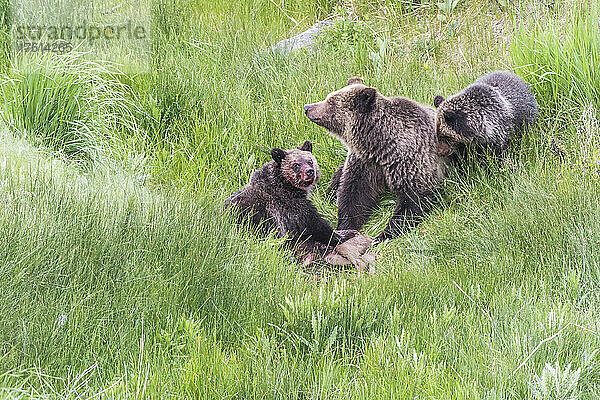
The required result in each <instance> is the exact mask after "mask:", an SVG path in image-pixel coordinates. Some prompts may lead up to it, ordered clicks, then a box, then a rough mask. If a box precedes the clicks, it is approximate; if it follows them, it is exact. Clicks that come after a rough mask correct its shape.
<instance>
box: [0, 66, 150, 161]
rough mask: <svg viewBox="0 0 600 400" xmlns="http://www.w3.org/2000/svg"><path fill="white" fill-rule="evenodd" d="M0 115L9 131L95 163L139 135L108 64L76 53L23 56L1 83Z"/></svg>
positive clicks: (131, 104) (127, 97)
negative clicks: (126, 139) (118, 142)
mask: <svg viewBox="0 0 600 400" xmlns="http://www.w3.org/2000/svg"><path fill="white" fill-rule="evenodd" d="M0 88H1V93H2V95H3V102H2V105H1V106H0V107H1V108H0V111H1V112H0V119H1V120H2V121H3V122H4V123H5V124H6V126H8V127H9V128H10V129H11V131H12V132H13V133H18V134H21V133H25V134H26V136H27V137H28V138H29V139H30V140H31V141H32V142H33V143H35V144H37V145H40V146H43V147H46V148H49V149H51V150H53V151H58V152H60V153H62V154H64V155H66V156H67V157H70V158H72V159H74V160H79V161H85V162H98V161H101V160H102V159H103V158H105V157H106V153H105V154H103V152H110V151H118V150H117V148H118V147H117V146H112V145H113V144H115V143H111V141H114V140H117V139H118V138H123V135H133V134H135V133H139V132H140V131H139V129H138V127H137V124H136V116H137V115H136V113H137V112H139V111H138V109H137V106H136V105H135V101H134V100H133V99H132V93H131V91H130V90H129V89H128V87H127V86H126V85H124V84H123V83H121V82H120V73H119V72H118V70H116V69H115V68H114V67H113V66H109V65H102V64H99V63H95V62H91V61H85V60H83V59H82V58H80V57H79V56H78V55H68V56H64V57H60V58H59V57H43V58H40V59H27V60H23V62H22V63H21V64H20V65H18V66H15V67H14V68H12V69H11V71H10V73H9V74H8V76H6V77H5V81H4V82H3V83H2V86H1V87H0Z"/></svg>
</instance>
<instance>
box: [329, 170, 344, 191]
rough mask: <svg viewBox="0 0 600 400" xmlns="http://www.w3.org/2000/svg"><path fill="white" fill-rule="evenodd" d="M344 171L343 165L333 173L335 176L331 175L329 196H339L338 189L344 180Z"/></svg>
mask: <svg viewBox="0 0 600 400" xmlns="http://www.w3.org/2000/svg"><path fill="white" fill-rule="evenodd" d="M343 173H344V166H343V165H342V166H341V167H339V168H338V170H337V171H335V174H333V176H332V177H331V183H330V184H329V188H328V189H327V195H328V196H333V197H334V198H337V194H338V189H339V187H340V181H341V180H342V174H343Z"/></svg>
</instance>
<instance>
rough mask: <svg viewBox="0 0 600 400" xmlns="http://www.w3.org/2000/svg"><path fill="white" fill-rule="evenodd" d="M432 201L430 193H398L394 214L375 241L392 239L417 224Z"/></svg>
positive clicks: (427, 210)
mask: <svg viewBox="0 0 600 400" xmlns="http://www.w3.org/2000/svg"><path fill="white" fill-rule="evenodd" d="M432 201H433V196H432V195H431V194H421V195H418V194H416V193H412V194H410V195H407V194H400V195H398V197H397V199H396V209H395V210H394V215H393V216H392V218H391V219H390V221H389V222H388V224H387V226H386V227H385V229H384V230H383V232H381V234H380V235H379V236H378V237H377V241H383V240H386V239H393V238H395V237H398V235H400V234H401V233H404V232H406V231H408V229H410V228H411V227H413V226H415V225H417V224H418V223H419V222H421V221H422V220H423V216H424V215H425V214H427V213H428V212H429V210H430V209H431V205H432Z"/></svg>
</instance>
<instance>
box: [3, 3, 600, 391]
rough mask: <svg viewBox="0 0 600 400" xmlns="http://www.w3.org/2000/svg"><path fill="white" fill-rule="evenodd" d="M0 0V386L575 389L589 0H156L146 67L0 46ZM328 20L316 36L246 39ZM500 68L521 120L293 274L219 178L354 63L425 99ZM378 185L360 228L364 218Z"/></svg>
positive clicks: (585, 337) (592, 303)
mask: <svg viewBox="0 0 600 400" xmlns="http://www.w3.org/2000/svg"><path fill="white" fill-rule="evenodd" d="M9 10H10V8H9V7H8V1H7V0H4V1H0V14H1V15H2V19H0V43H1V44H2V46H0V54H2V56H1V57H0V59H1V60H2V62H1V63H0V65H2V67H1V68H2V71H3V73H4V74H5V76H4V78H3V80H2V86H1V87H2V90H1V93H2V98H0V110H1V112H0V115H1V119H2V124H3V126H2V127H1V128H0V131H1V132H2V133H1V136H0V293H1V294H2V302H0V397H2V398H10V399H13V398H16V399H21V398H23V399H26V398H61V399H62V398H64V399H80V398H93V397H94V396H95V397H101V398H168V397H174V398H200V399H211V398H239V399H249V398H260V399H280V398H281V399H284V398H285V399H309V398H310V399H342V398H347V399H360V398H369V399H373V398H375V399H380V398H398V399H407V398H423V399H424V398H432V399H433V398H435V399H448V398H452V399H530V398H533V399H597V398H598V397H600V359H599V357H600V355H599V354H598V350H599V345H600V301H599V300H600V258H599V257H598V254H599V253H600V203H599V201H598V195H599V193H598V191H599V190H598V189H599V183H598V178H599V176H598V173H599V169H598V160H599V159H600V153H599V150H600V146H599V143H598V140H599V138H598V133H599V130H600V123H599V122H598V109H599V107H600V70H599V69H598V65H599V64H600V28H599V26H598V18H597V16H598V14H597V12H598V9H597V6H596V5H595V3H594V2H593V1H591V0H590V1H585V0H566V1H564V2H546V1H540V0H522V1H517V2H513V1H507V0H498V1H493V0H473V1H464V0H463V1H456V0H448V1H446V2H443V3H438V2H436V1H431V0H420V1H419V0H414V1H408V0H400V1H391V0H356V1H346V2H342V1H340V2H337V1H327V0H317V1H314V0H313V1H304V0H302V1H297V2H293V3H292V2H279V1H266V0H241V1H236V2H229V1H225V0H213V1H208V0H206V1H205V0H187V1H182V2H180V1H172V0H161V1H158V0H157V1H156V2H155V3H154V6H153V10H152V21H151V23H152V27H153V33H152V52H153V53H152V54H153V56H152V68H151V70H150V71H149V72H142V73H138V71H136V66H135V65H127V63H126V62H125V61H124V64H123V65H119V66H107V65H102V64H99V63H93V62H87V61H84V60H83V59H82V58H81V57H79V56H77V55H72V56H68V57H63V58H58V59H56V58H47V59H42V60H39V61H35V62H33V61H31V62H27V63H15V62H13V63H11V62H10V60H9V56H8V52H9V44H8V40H9V36H8V31H7V30H8V28H7V27H8V26H9V23H8V22H7V21H9V20H10V19H9V18H7V17H9V14H10V13H9V12H8V11H9ZM327 17H336V18H338V22H337V23H336V25H335V28H334V29H333V30H332V31H331V32H329V34H327V35H326V36H323V37H322V39H320V41H319V43H318V44H317V45H316V47H315V48H314V51H309V52H307V51H300V52H297V53H294V54H291V55H290V56H284V55H281V54H274V53H272V52H271V51H269V48H270V46H271V45H272V44H273V43H275V42H276V41H278V40H280V39H283V38H286V37H289V36H290V35H292V34H294V33H298V32H301V31H303V30H304V29H306V28H307V27H309V26H310V25H312V24H313V23H314V22H316V21H318V20H320V19H323V18H327ZM494 69H511V70H515V71H516V72H517V73H518V74H520V75H521V76H522V77H523V78H524V79H526V80H527V81H528V82H529V83H530V84H531V85H532V89H533V91H534V93H535V95H536V98H537V100H538V102H539V104H540V109H541V116H540V120H539V123H538V124H537V125H536V127H535V128H534V129H532V130H531V131H530V132H527V133H526V135H525V136H524V137H523V140H522V142H521V144H520V145H519V146H516V147H515V148H513V149H511V151H510V154H509V162H507V163H506V165H502V166H492V167H490V168H479V167H477V166H472V167H469V168H467V169H466V171H463V172H460V173H459V172H455V173H453V175H452V176H451V178H450V179H448V180H447V182H446V183H445V185H444V197H443V199H442V200H441V203H440V205H439V207H437V208H436V209H435V210H434V212H433V213H432V214H431V215H430V216H429V217H428V218H427V219H426V221H425V222H424V223H423V224H422V225H420V226H419V227H418V228H416V229H414V230H413V231H412V232H410V233H408V234H406V235H405V236H403V237H401V238H399V239H397V240H394V241H390V242H386V243H384V244H382V245H381V246H379V247H378V248H377V250H376V251H377V253H378V264H377V272H378V273H377V276H375V277H368V278H361V279H357V278H356V276H355V274H354V273H353V272H352V271H349V272H348V273H347V274H342V275H340V276H337V277H335V278H332V279H330V280H329V281H327V282H321V283H317V282H314V281H312V280H310V279H307V278H306V277H303V276H301V274H300V273H299V268H298V266H297V265H295V264H294V263H293V262H292V261H290V258H289V254H287V253H285V252H284V251H283V250H281V249H280V248H279V246H278V244H279V243H278V240H277V239H275V238H269V239H268V240H261V239H258V238H256V237H254V236H253V235H252V234H251V233H248V232H245V231H243V230H241V229H239V228H237V227H236V226H234V225H232V223H231V220H230V219H229V217H228V216H226V215H223V214H222V212H221V210H220V208H219V204H220V202H221V201H222V199H223V198H224V197H225V196H227V195H228V194H229V193H231V192H232V191H233V190H235V189H236V188H238V187H239V186H241V185H243V184H245V183H246V182H247V179H248V177H249V174H250V173H251V171H252V170H254V169H255V168H257V167H259V166H260V165H262V164H263V163H264V162H265V161H267V160H268V158H269V156H268V150H269V149H270V148H271V147H273V146H278V147H283V148H290V147H295V146H298V145H299V144H301V143H302V142H303V141H304V140H305V139H310V140H312V141H313V143H314V147H315V154H316V156H317V159H318V160H319V163H320V165H321V168H322V170H323V172H324V173H323V179H322V182H321V183H320V184H319V186H318V188H317V190H316V193H315V194H314V196H313V199H314V201H315V203H316V204H317V205H318V207H319V210H320V211H321V212H323V214H324V215H326V216H327V218H329V219H330V220H331V221H332V223H333V222H335V216H336V209H335V205H334V204H333V202H332V201H331V199H328V198H327V197H326V196H325V190H324V189H325V188H326V186H327V180H328V178H329V177H330V176H331V174H332V173H333V172H334V171H335V169H336V168H337V166H339V165H340V164H341V163H342V162H343V160H344V157H345V150H344V148H343V146H342V145H341V144H340V143H339V142H338V141H336V140H335V139H333V138H331V137H330V136H329V135H328V134H327V133H326V132H325V131H324V130H323V129H321V128H319V127H317V126H316V125H314V124H311V123H310V122H309V121H308V120H307V119H306V118H305V117H304V115H303V107H302V106H303V104H305V103H309V102H314V101H316V100H320V99H322V98H323V97H324V96H325V95H326V94H327V93H328V92H330V91H332V90H336V89H338V88H340V87H341V86H342V85H344V84H345V82H346V80H347V78H348V77H350V76H353V75H360V76H362V77H363V78H364V79H365V81H366V82H367V83H368V84H369V85H372V86H375V87H377V88H378V89H379V90H380V91H381V92H382V93H384V94H387V95H403V96H407V97H410V98H413V99H415V100H417V101H420V102H423V103H427V104H431V102H432V99H433V96H434V95H435V94H437V93H441V94H445V95H447V94H451V93H454V92H456V91H458V90H460V89H461V88H462V87H464V86H466V85H467V84H469V83H470V82H472V81H473V80H474V79H475V78H477V77H478V76H480V75H482V74H484V73H486V72H489V71H491V70H494ZM392 208H393V206H392V205H391V200H390V199H385V200H384V201H383V202H382V205H381V208H380V209H379V210H378V211H377V215H376V217H375V218H373V221H372V222H371V223H370V224H369V226H368V227H367V228H366V232H367V233H369V234H376V233H378V232H379V230H381V229H382V228H383V226H384V224H385V222H386V220H387V217H389V213H390V212H391V210H392Z"/></svg>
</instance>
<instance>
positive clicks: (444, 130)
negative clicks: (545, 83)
mask: <svg viewBox="0 0 600 400" xmlns="http://www.w3.org/2000/svg"><path fill="white" fill-rule="evenodd" d="M434 105H435V107H436V108H437V116H436V130H437V134H438V140H439V152H440V154H442V155H445V156H449V155H451V154H452V153H454V152H456V151H457V150H460V149H463V148H465V147H466V146H470V145H473V146H475V147H476V148H477V149H479V150H486V149H489V150H490V151H491V154H492V155H493V156H502V155H503V153H504V152H505V151H506V149H507V147H508V145H509V143H510V140H511V139H513V138H514V136H515V135H516V134H518V133H520V132H522V131H523V130H525V129H526V128H528V127H530V126H531V125H533V124H534V123H535V121H536V119H537V116H538V105H537V102H536V100H535V97H534V96H533V94H531V91H530V90H529V86H528V85H527V83H525V81H524V80H522V79H521V78H519V77H518V76H517V75H515V74H513V73H512V72H507V71H494V72H491V73H489V74H487V75H484V76H483V77H481V78H479V79H477V80H476V81H475V82H474V83H473V84H471V85H469V86H467V87H466V88H465V89H463V90H462V91H460V92H459V93H457V94H455V95H453V96H450V97H449V98H447V99H444V98H443V97H442V96H440V95H437V96H435V99H434Z"/></svg>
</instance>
